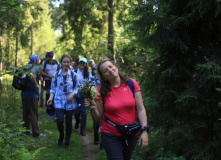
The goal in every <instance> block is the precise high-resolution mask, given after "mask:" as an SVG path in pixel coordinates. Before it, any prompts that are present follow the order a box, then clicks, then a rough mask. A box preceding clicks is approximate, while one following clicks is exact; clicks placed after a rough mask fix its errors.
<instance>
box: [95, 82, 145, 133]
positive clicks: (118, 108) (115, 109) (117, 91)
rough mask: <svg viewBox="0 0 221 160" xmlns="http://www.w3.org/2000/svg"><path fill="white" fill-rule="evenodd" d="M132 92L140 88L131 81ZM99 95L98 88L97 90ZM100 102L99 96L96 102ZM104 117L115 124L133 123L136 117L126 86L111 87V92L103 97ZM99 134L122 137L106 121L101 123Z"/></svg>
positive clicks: (132, 97) (129, 92) (133, 101)
mask: <svg viewBox="0 0 221 160" xmlns="http://www.w3.org/2000/svg"><path fill="white" fill-rule="evenodd" d="M132 81H133V84H134V92H136V91H140V90H141V89H140V86H139V85H138V84H137V82H136V81H135V80H133V79H132ZM98 92H99V93H100V88H98ZM100 99H101V100H102V97H101V96H100V95H99V96H98V97H97V99H96V100H100ZM104 115H105V116H106V117H107V118H108V119H110V120H111V121H112V122H113V123H115V124H127V123H131V122H134V121H135V120H136V119H137V117H136V106H135V99H134V96H133V93H132V92H131V90H130V88H129V86H128V85H126V84H124V83H121V85H120V86H119V87H116V88H115V87H112V86H111V92H110V93H109V94H108V95H107V96H106V97H105V103H104ZM101 132H105V133H111V134H114V135H117V136H122V135H121V134H120V133H119V132H118V131H117V130H116V129H115V128H114V126H112V125H110V124H109V123H107V122H106V121H104V120H103V121H102V127H101Z"/></svg>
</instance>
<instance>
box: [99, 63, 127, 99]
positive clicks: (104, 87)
mask: <svg viewBox="0 0 221 160" xmlns="http://www.w3.org/2000/svg"><path fill="white" fill-rule="evenodd" d="M107 61H109V62H111V61H110V60H108V59H105V60H103V61H101V62H99V63H98V65H97V71H98V74H99V77H100V83H101V89H100V92H101V95H103V96H104V97H105V96H106V95H107V94H108V93H109V92H110V91H111V84H110V82H109V81H108V80H104V78H103V73H102V72H101V70H100V66H101V65H102V64H103V63H104V62H107ZM111 63H112V62H111ZM112 64H113V65H114V63H112ZM114 66H115V65H114ZM119 76H120V80H121V83H125V84H127V85H128V78H127V76H126V75H123V74H122V73H120V72H119Z"/></svg>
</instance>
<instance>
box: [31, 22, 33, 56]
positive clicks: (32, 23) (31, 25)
mask: <svg viewBox="0 0 221 160" xmlns="http://www.w3.org/2000/svg"><path fill="white" fill-rule="evenodd" d="M31 55H33V22H32V24H31Z"/></svg>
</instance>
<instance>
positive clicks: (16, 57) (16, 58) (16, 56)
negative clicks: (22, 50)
mask: <svg viewBox="0 0 221 160" xmlns="http://www.w3.org/2000/svg"><path fill="white" fill-rule="evenodd" d="M17 66H18V31H16V53H15V67H17Z"/></svg>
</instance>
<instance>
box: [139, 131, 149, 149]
mask: <svg viewBox="0 0 221 160" xmlns="http://www.w3.org/2000/svg"><path fill="white" fill-rule="evenodd" d="M141 143H142V145H141V150H143V149H144V148H146V147H147V146H148V133H147V131H143V132H142V134H141V136H140V139H139V145H140V144H141Z"/></svg>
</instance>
